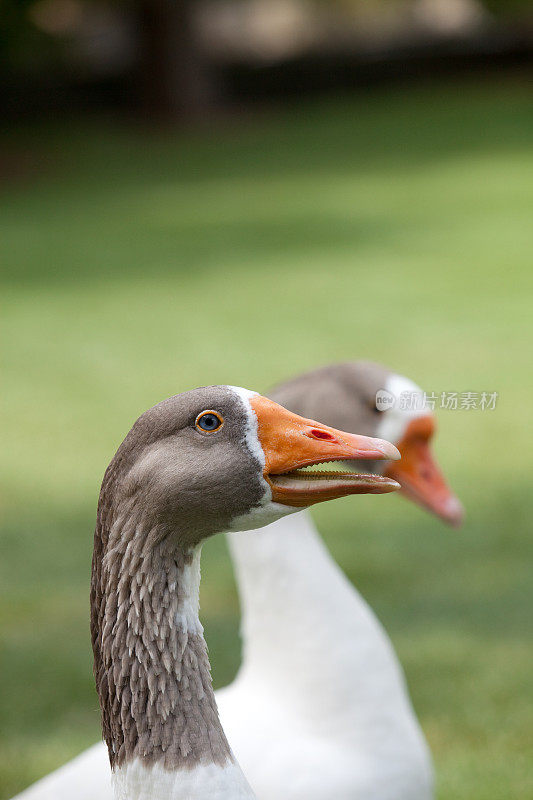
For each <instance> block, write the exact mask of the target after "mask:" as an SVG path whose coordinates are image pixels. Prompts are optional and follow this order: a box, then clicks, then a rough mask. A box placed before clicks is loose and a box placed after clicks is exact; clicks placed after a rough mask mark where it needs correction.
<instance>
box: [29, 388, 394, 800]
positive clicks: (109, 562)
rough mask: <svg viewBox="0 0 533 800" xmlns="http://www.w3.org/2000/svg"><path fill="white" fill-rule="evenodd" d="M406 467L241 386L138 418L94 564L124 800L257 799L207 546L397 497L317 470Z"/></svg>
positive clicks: (374, 481) (121, 454)
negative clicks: (207, 588) (217, 685)
mask: <svg viewBox="0 0 533 800" xmlns="http://www.w3.org/2000/svg"><path fill="white" fill-rule="evenodd" d="M396 458H399V453H398V451H397V449H396V448H395V447H394V446H393V445H391V444H389V443H388V442H385V441H381V440H379V439H377V438H372V439H370V438H367V437H363V436H358V435H354V434H350V433H346V432H343V431H340V430H336V429H334V428H332V427H328V426H325V425H322V424H320V423H317V422H314V421H313V420H310V419H305V418H302V417H301V416H298V415H296V414H294V413H292V412H290V411H287V410H285V409H283V408H282V407H281V406H279V405H278V404H277V403H275V402H273V401H272V400H269V399H267V398H265V397H262V396H261V395H259V394H257V393H254V392H250V391H248V390H245V389H241V388H238V387H232V386H210V387H204V388H200V389H196V390H192V391H189V392H184V393H182V394H179V395H176V396H174V397H171V398H169V399H168V400H165V401H163V402H162V403H159V404H158V405H156V406H154V407H153V408H151V409H150V410H148V411H147V412H145V413H144V414H143V415H142V416H141V417H139V419H138V420H137V422H136V423H135V424H134V425H133V427H132V429H131V430H130V432H129V433H128V435H127V436H126V438H125V439H124V441H123V442H122V444H121V445H120V447H119V448H118V450H117V452H116V454H115V456H114V458H113V459H112V461H111V463H110V465H109V467H108V468H107V470H106V473H105V475H104V479H103V483H102V488H101V492H100V497H99V501H98V510H97V521H96V528H95V535H94V551H93V562H92V580H91V638H92V645H93V652H94V675H95V680H96V688H97V693H98V697H99V701H100V707H101V711H102V729H103V737H104V740H105V742H106V745H107V750H108V755H109V761H110V764H111V768H112V784H113V793H114V797H115V798H116V800H193V798H194V800H208V799H209V800H245V799H246V800H248V799H249V798H253V797H254V796H255V795H254V794H253V791H252V789H251V788H250V785H249V783H248V782H247V780H246V778H245V777H244V773H243V772H242V770H241V768H240V767H239V764H238V762H237V760H236V759H235V756H234V755H233V752H232V750H231V748H230V746H229V744H228V740H227V738H226V736H225V734H224V730H223V727H222V724H221V722H220V719H219V716H218V713H217V707H216V702H215V697H214V692H213V688H212V684H211V677H210V666H209V660H208V655H207V647H206V644H205V640H204V638H203V631H202V626H201V624H200V620H199V617H198V603H199V600H198V596H199V582H200V552H201V545H202V542H203V541H204V540H205V539H206V538H208V537H210V536H213V535H215V534H217V533H219V532H223V531H238V530H248V531H253V533H249V535H251V536H253V535H257V536H259V535H260V534H258V533H255V529H256V528H259V527H262V526H265V525H267V524H269V523H271V522H272V521H274V520H277V519H280V518H282V517H283V516H285V515H286V514H291V513H295V512H297V511H298V510H299V509H302V508H307V507H308V506H310V505H313V504H314V503H318V502H322V501H325V500H332V499H335V498H338V497H343V496H346V495H350V494H358V493H386V492H390V491H394V490H396V489H397V488H399V485H398V483H397V482H396V481H395V480H394V479H392V478H389V477H384V476H378V475H374V474H366V475H364V474H360V473H355V472H353V471H351V472H347V471H344V472H342V473H339V472H336V473H328V472H324V471H321V470H318V471H311V472H309V471H307V470H306V468H307V467H312V466H314V465H317V464H321V463H324V462H327V461H330V460H341V461H350V462H352V461H354V460H357V459H370V460H375V459H380V460H383V459H386V460H388V459H396ZM281 546H284V544H282V545H281ZM256 722H257V723H260V720H256ZM84 791H85V790H84V788H83V787H81V791H80V790H78V789H76V790H73V791H72V793H71V794H70V797H77V798H79V797H83V796H84ZM28 796H29V795H28ZM43 796H45V794H43ZM48 796H50V797H51V796H53V795H52V794H49V795H48ZM57 796H58V795H57V794H56V795H55V797H56V798H57ZM99 796H100V795H99V794H97V793H96V792H95V791H94V787H93V788H92V789H91V797H92V798H96V797H99Z"/></svg>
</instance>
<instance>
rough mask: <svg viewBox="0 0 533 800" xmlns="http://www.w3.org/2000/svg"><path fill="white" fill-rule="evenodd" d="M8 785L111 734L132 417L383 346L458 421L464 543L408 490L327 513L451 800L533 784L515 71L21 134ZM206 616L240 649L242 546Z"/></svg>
mask: <svg viewBox="0 0 533 800" xmlns="http://www.w3.org/2000/svg"><path fill="white" fill-rule="evenodd" d="M2 150H3V154H4V155H3V158H4V159H5V160H6V159H7V160H8V159H10V158H11V159H12V163H13V164H14V166H15V168H14V171H15V172H16V171H17V169H18V167H17V165H19V166H20V169H19V172H20V175H19V176H18V178H17V179H16V180H12V181H11V183H10V185H8V186H7V187H6V189H5V190H4V191H3V193H2V210H1V213H0V225H1V231H0V248H1V254H0V258H1V263H2V267H3V270H4V271H5V273H4V276H5V282H4V289H3V302H2V325H3V342H4V348H3V360H4V364H3V369H2V374H3V380H2V384H3V397H4V404H5V406H4V415H3V416H4V423H5V424H4V434H3V436H4V445H3V447H2V459H1V479H2V483H3V486H4V500H3V528H4V530H3V533H2V539H1V546H2V558H1V565H0V569H1V573H0V575H1V583H2V601H1V609H0V614H1V624H2V654H1V663H2V680H1V682H0V684H1V692H2V695H3V697H2V700H1V713H2V717H3V719H2V724H1V731H2V733H1V737H2V738H1V751H2V756H1V762H0V772H1V775H2V787H1V789H0V797H1V798H7V797H9V796H10V795H11V794H12V793H14V792H15V791H16V790H19V789H22V788H23V787H24V786H25V785H27V784H28V783H30V781H32V780H34V779H36V778H37V777H39V776H40V775H42V774H44V773H46V772H47V771H49V770H51V769H52V768H54V767H55V766H58V765H59V764H61V763H62V762H63V761H64V760H66V759H67V758H69V757H71V756H73V755H74V754H75V753H77V752H78V751H80V750H81V749H82V748H83V747H85V746H86V745H88V744H90V743H91V742H93V741H94V740H96V739H97V738H98V735H99V719H98V710H97V701H96V697H95V694H94V691H93V682H92V675H91V655H90V647H89V637H88V597H87V595H88V581H89V565H90V555H91V545H92V527H93V521H94V514H95V507H96V499H97V493H98V488H99V482H100V480H101V476H102V474H103V471H104V469H105V467H106V465H107V463H108V461H109V459H110V458H111V456H112V454H113V452H114V450H115V448H116V446H117V445H118V444H119V442H120V440H121V439H122V437H123V436H124V434H125V433H126V431H127V430H128V428H129V427H130V424H131V423H132V422H133V420H134V419H135V418H136V416H137V415H138V414H139V413H140V412H141V411H143V410H144V409H145V408H146V407H148V406H149V405H152V404H154V403H155V402H157V401H158V400H160V399H161V398H163V397H166V396H168V395H170V394H173V393H175V392H178V391H181V390H183V389H186V388H190V387H193V386H197V385H201V384H205V383H219V382H221V383H232V384H240V385H245V386H249V387H254V388H258V389H266V388H267V387H268V386H269V384H271V383H272V382H274V381H277V380H279V379H281V378H283V377H287V376H290V375H291V374H294V373H296V372H299V371H301V370H303V369H307V368H309V367H311V366H313V365H318V364H322V363H325V362H328V361H334V360H341V359H350V358H360V357H368V358H373V359H376V360H380V361H383V362H385V363H387V364H390V365H391V366H393V367H395V368H396V369H397V370H398V371H400V372H404V373H405V374H407V375H409V376H410V377H412V378H414V379H415V380H417V381H418V382H419V383H421V384H422V386H423V387H424V388H426V389H427V390H428V391H429V390H431V391H440V390H459V391H464V390H472V391H481V390H495V391H498V392H499V393H500V400H499V405H498V407H497V410H496V411H492V412H490V411H485V412H480V411H470V412H466V411H457V412H451V411H442V412H441V413H440V435H439V438H438V442H437V450H438V455H439V458H440V460H441V463H442V465H443V467H444V469H445V472H446V473H447V475H448V476H449V479H450V481H451V483H452V484H453V486H454V487H455V488H456V490H457V492H458V494H459V495H460V496H461V498H462V499H463V501H464V503H465V505H466V508H467V512H468V519H467V522H466V524H465V526H464V528H463V529H462V530H461V531H460V532H456V531H450V530H449V529H446V528H444V527H443V526H442V525H441V524H439V523H438V522H437V521H436V520H434V519H431V518H430V517H429V516H428V515H426V514H424V513H423V512H422V511H420V510H418V509H416V508H415V507H414V506H412V505H409V504H408V503H406V502H405V501H403V500H402V499H400V498H397V497H382V498H376V497H360V498H347V499H345V500H342V501H338V502H337V503H336V504H328V505H326V506H323V507H320V508H318V509H317V510H316V512H315V513H316V517H317V518H318V521H319V523H320V525H321V527H322V529H323V530H324V531H325V532H326V540H327V543H328V545H329V546H330V548H331V549H332V551H333V553H334V554H335V556H336V557H337V558H338V559H339V561H340V563H341V564H342V566H343V567H344V569H345V570H346V571H347V572H348V574H349V576H350V578H352V579H353V581H354V582H355V583H356V585H357V586H358V587H359V588H360V589H361V590H362V591H363V593H364V594H365V596H366V597H367V598H368V599H369V601H370V602H371V604H372V605H373V607H374V608H375V609H376V610H377V612H378V614H379V615H380V617H381V619H382V620H383V622H384V623H385V626H386V627H387V630H388V631H389V632H390V634H391V636H392V639H393V641H394V643H395V645H396V647H397V649H398V651H399V654H400V656H401V659H402V662H403V664H404V666H405V669H406V672H407V677H408V681H409V685H410V688H411V692H412V696H413V699H414V703H415V706H416V709H417V712H418V714H419V716H420V719H421V721H422V724H423V727H424V730H425V732H426V734H427V737H428V739H429V741H430V744H431V747H432V750H433V753H434V757H435V762H436V767H437V774H438V787H439V790H438V794H439V798H440V800H502V798H528V797H533V767H532V764H531V745H532V741H531V731H532V729H533V703H532V701H533V686H532V682H531V664H532V658H533V641H532V636H531V588H532V586H533V566H532V558H531V557H532V555H533V544H532V537H531V533H530V530H531V516H532V512H533V501H532V491H531V468H530V465H531V446H532V444H533V442H532V437H531V432H532V431H531V415H530V409H531V396H532V395H531V392H532V390H533V387H532V385H531V380H530V378H531V374H530V373H531V326H530V323H531V290H532V283H533V277H532V272H533V270H532V253H533V222H532V211H533V181H532V175H533V104H532V102H531V98H530V96H528V90H526V87H525V86H521V85H519V84H516V83H505V82H501V83H498V84H485V85H482V86H475V85H472V84H468V85H458V86H451V85H448V86H443V87H440V88H435V87H432V88H427V89H418V90H415V91H413V90H411V91H408V90H400V89H398V90H396V91H395V92H394V93H385V94H373V95H371V96H364V95H362V96H359V97H355V98H351V99H339V100H336V101H326V102H319V103H312V104H307V105H302V106H300V107H298V108H294V109H292V110H290V111H271V112H268V113H267V112H261V114H260V115H257V116H256V117H255V118H253V117H252V118H239V117H236V118H235V119H230V120H225V121H224V122H223V123H222V124H218V125H216V126H215V124H214V123H213V125H212V126H206V127H205V129H203V130H201V131H200V132H192V131H191V132H188V133H182V134H171V133H168V132H166V133H163V132H160V133H154V132H151V133H148V132H147V131H143V130H141V129H135V128H134V127H131V126H130V127H128V126H121V125H119V124H117V123H112V122H107V123H106V122H97V121H94V120H93V121H84V122H81V121H71V122H65V121H63V122H61V123H60V122H57V123H55V124H54V123H48V124H42V125H40V126H39V127H34V128H30V129H28V128H22V127H21V128H19V129H17V130H14V131H11V133H9V134H6V135H4V137H3V139H2ZM203 571H204V581H203V587H202V613H203V620H204V623H205V627H206V634H207V639H208V642H209V645H210V651H211V655H212V662H213V673H214V680H215V683H216V685H221V684H224V683H226V682H227V681H229V680H231V678H232V676H233V674H234V672H235V670H236V668H237V665H238V662H239V643H238V634H237V630H238V627H237V626H238V605H237V599H236V595H235V590H234V586H233V580H232V574H231V568H230V564H229V561H228V557H227V554H226V549H225V542H224V539H223V537H218V538H217V539H215V540H213V541H211V542H209V543H208V545H206V547H205V552H204V559H203Z"/></svg>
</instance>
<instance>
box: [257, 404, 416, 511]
mask: <svg viewBox="0 0 533 800" xmlns="http://www.w3.org/2000/svg"><path fill="white" fill-rule="evenodd" d="M250 404H251V406H252V408H253V410H254V412H255V414H256V416H257V422H258V438H259V443H260V444H261V447H262V448H263V452H264V454H265V468H264V472H263V474H264V477H265V479H266V480H267V482H268V483H269V485H270V488H271V490H272V499H273V501H274V502H276V503H282V504H283V505H287V506H296V507H305V506H310V505H313V503H321V502H322V501H323V500H334V499H336V498H337V497H345V496H346V495H349V494H383V493H386V492H394V491H395V490H396V489H399V488H400V487H399V485H398V483H397V482H396V481H395V480H393V479H392V478H390V477H383V476H380V475H372V474H369V475H362V474H360V473H356V472H342V471H339V472H328V471H323V470H322V471H316V470H314V471H307V470H305V469H304V468H305V467H308V466H314V465H315V464H324V463H325V462H327V461H354V460H360V459H365V458H366V459H370V460H372V461H375V460H383V459H394V460H395V459H397V458H400V454H399V452H398V450H397V449H396V447H394V445H392V444H390V443H389V442H386V441H384V440H383V439H370V438H369V437H367V436H357V435H355V434H353V433H345V432H344V431H338V430H336V429H335V428H329V427H328V426H327V425H322V424H321V423H319V422H314V420H311V419H304V418H303V417H299V416H298V415H297V414H292V413H291V412H290V411H287V410H286V409H285V408H283V407H282V406H279V405H278V404H277V403H274V402H273V401H272V400H268V399H267V398H266V397H262V396H261V395H254V397H252V398H251V400H250Z"/></svg>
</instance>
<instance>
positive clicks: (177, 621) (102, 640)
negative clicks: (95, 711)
mask: <svg viewBox="0 0 533 800" xmlns="http://www.w3.org/2000/svg"><path fill="white" fill-rule="evenodd" d="M199 582H200V547H197V548H195V549H191V550H183V549H181V547H180V545H179V544H178V543H177V542H176V541H172V537H170V538H169V536H168V535H165V536H164V537H163V538H162V537H161V532H160V531H158V530H157V529H156V528H150V527H149V526H148V525H147V524H146V521H145V520H143V516H142V514H141V513H139V509H138V508H137V507H136V503H135V499H134V498H126V499H125V500H124V501H123V502H122V503H120V505H119V507H118V508H113V511H112V512H111V511H110V509H109V508H108V505H107V503H106V502H105V496H104V497H103V498H101V503H100V507H99V514H98V520H97V526H96V531H95V548H94V557H93V576H92V590H91V617H92V619H91V633H92V641H93V650H94V672H95V678H96V685H97V691H98V695H99V698H100V704H101V708H102V726H103V733H104V738H105V740H106V742H107V745H108V749H109V757H110V760H111V765H112V767H113V768H114V769H115V768H116V767H121V766H122V765H124V764H127V763H128V762H129V761H132V760H133V759H136V758H139V759H141V760H142V762H143V763H144V764H145V765H152V764H158V765H159V766H161V767H163V768H164V769H167V770H176V769H192V768H194V767H196V766H197V765H198V764H217V765H223V764H226V763H227V762H231V761H233V756H232V754H231V751H230V748H229V746H228V743H227V740H226V737H225V735H224V732H223V730H222V726H221V724H220V721H219V718H218V714H217V709H216V704H215V699H214V694H213V688H212V684H211V675H210V666H209V660H208V655H207V648H206V644H205V641H204V638H203V630H202V626H201V624H200V621H199V618H198V593H199Z"/></svg>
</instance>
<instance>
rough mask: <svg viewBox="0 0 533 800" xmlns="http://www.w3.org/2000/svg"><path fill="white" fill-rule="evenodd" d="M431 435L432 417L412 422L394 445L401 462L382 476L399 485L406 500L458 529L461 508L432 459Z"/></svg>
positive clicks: (433, 426)
mask: <svg viewBox="0 0 533 800" xmlns="http://www.w3.org/2000/svg"><path fill="white" fill-rule="evenodd" d="M434 432H435V421H434V419H433V417H431V416H427V417H419V418H418V419H414V420H412V422H410V423H409V425H408V427H407V430H406V432H405V435H404V437H403V438H402V440H401V441H400V442H399V443H398V449H399V450H400V453H401V455H402V460H401V462H400V463H398V464H391V465H390V466H388V467H387V469H386V470H385V472H384V474H385V475H386V476H387V477H389V478H394V480H397V481H398V482H399V483H400V484H401V489H400V492H401V493H402V494H404V495H405V496H406V497H409V498H410V499H411V500H413V501H414V502H415V503H417V504H418V505H420V506H423V507H424V508H427V509H428V511H432V512H433V514H436V515H437V517H440V518H441V519H442V520H444V522H447V523H449V524H450V525H453V526H454V527H458V526H459V525H460V524H461V522H462V520H463V507H462V505H461V503H460V502H459V500H458V499H457V497H456V496H455V495H454V494H453V492H452V491H451V490H450V489H449V487H448V485H447V483H446V481H445V480H444V477H443V475H442V473H441V471H440V469H439V468H438V466H437V464H436V463H435V461H434V459H433V455H432V453H431V449H430V440H431V438H432V436H433V434H434Z"/></svg>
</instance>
